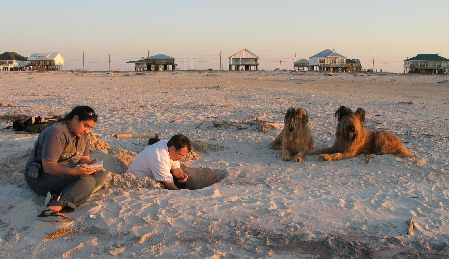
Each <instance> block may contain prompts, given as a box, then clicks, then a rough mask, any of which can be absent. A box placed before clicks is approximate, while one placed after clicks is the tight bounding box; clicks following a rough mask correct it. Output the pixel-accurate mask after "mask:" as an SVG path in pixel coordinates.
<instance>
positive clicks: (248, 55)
mask: <svg viewBox="0 0 449 259" xmlns="http://www.w3.org/2000/svg"><path fill="white" fill-rule="evenodd" d="M229 58H259V57H258V56H257V55H256V54H254V53H252V52H251V51H249V50H247V49H242V50H241V51H239V52H237V53H235V54H234V55H232V56H230V57H229Z"/></svg>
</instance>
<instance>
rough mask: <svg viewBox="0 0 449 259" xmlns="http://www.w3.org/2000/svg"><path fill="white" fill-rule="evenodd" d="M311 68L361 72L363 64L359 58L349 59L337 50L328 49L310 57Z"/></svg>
mask: <svg viewBox="0 0 449 259" xmlns="http://www.w3.org/2000/svg"><path fill="white" fill-rule="evenodd" d="M309 70H310V71H321V72H332V73H338V72H360V71H362V65H361V63H360V60H358V59H347V58H346V57H345V56H343V55H341V54H338V53H337V52H335V50H330V49H326V50H323V51H321V52H320V53H318V54H316V55H313V56H311V57H310V58H309Z"/></svg>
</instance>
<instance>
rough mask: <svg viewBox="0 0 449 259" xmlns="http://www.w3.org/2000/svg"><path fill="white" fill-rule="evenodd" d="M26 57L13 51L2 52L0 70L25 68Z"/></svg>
mask: <svg viewBox="0 0 449 259" xmlns="http://www.w3.org/2000/svg"><path fill="white" fill-rule="evenodd" d="M27 64H28V59H27V58H26V57H24V56H22V55H19V54H17V53H15V52H4V53H3V54H1V55H0V71H22V70H26V68H27Z"/></svg>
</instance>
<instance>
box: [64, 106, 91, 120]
mask: <svg viewBox="0 0 449 259" xmlns="http://www.w3.org/2000/svg"><path fill="white" fill-rule="evenodd" d="M75 115H78V118H79V119H80V121H84V120H93V121H94V122H97V119H98V115H97V114H96V113H95V111H94V109H92V108H91V107H89V106H76V107H75V108H73V110H72V111H71V112H69V113H68V114H67V115H66V116H65V117H64V118H63V119H62V120H63V121H68V120H71V119H73V117H75Z"/></svg>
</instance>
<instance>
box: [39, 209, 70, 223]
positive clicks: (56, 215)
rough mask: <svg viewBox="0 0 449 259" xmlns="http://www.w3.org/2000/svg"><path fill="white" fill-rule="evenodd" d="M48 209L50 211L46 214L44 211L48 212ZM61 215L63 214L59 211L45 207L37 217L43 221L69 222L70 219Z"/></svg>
mask: <svg viewBox="0 0 449 259" xmlns="http://www.w3.org/2000/svg"><path fill="white" fill-rule="evenodd" d="M49 211H51V213H50V214H48V215H47V214H45V213H46V212H49ZM63 215H64V214H62V213H61V212H59V211H55V210H50V209H46V210H44V211H42V212H41V214H39V215H37V218H38V219H39V220H41V221H45V222H69V221H70V219H69V218H67V217H66V216H63Z"/></svg>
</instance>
